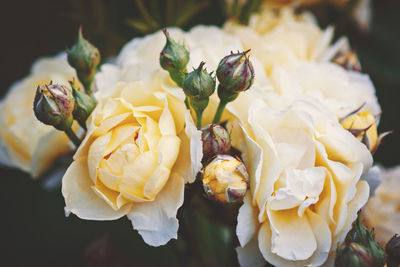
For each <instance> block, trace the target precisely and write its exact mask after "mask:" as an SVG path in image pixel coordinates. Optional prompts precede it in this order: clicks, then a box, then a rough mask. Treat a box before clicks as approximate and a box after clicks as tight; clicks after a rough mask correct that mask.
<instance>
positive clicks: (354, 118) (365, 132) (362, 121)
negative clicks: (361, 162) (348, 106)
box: [342, 110, 391, 154]
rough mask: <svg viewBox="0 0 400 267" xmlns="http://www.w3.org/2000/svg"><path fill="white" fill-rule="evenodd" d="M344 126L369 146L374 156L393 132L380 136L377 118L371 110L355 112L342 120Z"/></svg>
mask: <svg viewBox="0 0 400 267" xmlns="http://www.w3.org/2000/svg"><path fill="white" fill-rule="evenodd" d="M342 126H343V128H345V129H346V130H348V131H349V132H351V133H352V134H353V135H354V136H355V137H356V138H357V139H358V140H360V141H361V142H362V143H363V144H365V145H366V146H367V148H368V149H369V151H371V153H372V154H374V153H375V152H376V150H377V149H378V147H379V145H380V144H381V142H382V139H383V138H384V137H385V136H386V135H388V134H390V133H391V132H385V133H382V134H380V135H378V129H377V127H376V118H375V117H374V116H373V115H372V114H371V112H370V111H369V110H365V111H362V112H357V111H356V112H353V113H351V114H350V115H348V116H346V117H345V119H343V120H342Z"/></svg>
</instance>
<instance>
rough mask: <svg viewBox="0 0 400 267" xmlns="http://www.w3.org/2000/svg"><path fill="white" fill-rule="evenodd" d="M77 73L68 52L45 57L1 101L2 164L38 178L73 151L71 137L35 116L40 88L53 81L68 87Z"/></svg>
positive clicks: (0, 152) (0, 138)
mask: <svg viewBox="0 0 400 267" xmlns="http://www.w3.org/2000/svg"><path fill="white" fill-rule="evenodd" d="M74 76H75V71H74V69H73V68H71V67H70V66H69V65H68V63H67V57H66V54H65V53H62V54H60V55H58V56H56V57H52V58H42V59H40V60H38V61H36V63H35V64H34V65H33V66H32V69H31V73H30V74H29V76H28V77H26V78H24V79H23V80H21V81H18V82H16V83H15V84H14V85H13V86H12V87H11V88H10V90H9V92H8V94H7V95H6V97H5V98H4V99H2V100H1V102H0V162H1V163H3V164H6V165H9V166H14V167H17V168H20V169H22V170H24V171H26V172H29V173H30V174H31V175H32V177H38V176H39V175H40V174H42V173H43V172H44V171H45V170H46V169H47V168H48V167H49V166H50V165H51V163H52V162H53V161H54V160H55V159H56V158H57V157H58V156H59V155H61V154H63V153H66V152H67V151H69V148H68V138H67V136H66V135H65V134H64V133H63V132H60V131H57V130H55V129H54V128H53V127H52V126H48V125H45V124H43V123H41V122H39V121H38V120H37V119H36V117H35V115H34V113H33V106H32V105H33V99H34V96H35V93H36V88H37V87H38V86H40V85H44V84H46V83H49V82H50V81H53V82H54V83H61V84H68V80H70V79H71V78H72V77H74Z"/></svg>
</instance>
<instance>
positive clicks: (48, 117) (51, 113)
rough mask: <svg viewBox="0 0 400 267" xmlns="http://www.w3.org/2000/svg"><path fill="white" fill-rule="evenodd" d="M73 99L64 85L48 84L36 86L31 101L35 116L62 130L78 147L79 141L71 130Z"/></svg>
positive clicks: (70, 92)
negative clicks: (33, 97)
mask: <svg viewBox="0 0 400 267" xmlns="http://www.w3.org/2000/svg"><path fill="white" fill-rule="evenodd" d="M74 107H75V100H74V97H73V94H72V90H71V89H70V88H68V87H66V86H64V85H59V84H51V83H50V84H49V85H44V86H42V87H39V86H38V88H37V90H36V95H35V99H34V101H33V111H34V113H35V116H36V118H37V119H38V120H39V121H41V122H43V123H44V124H47V125H52V126H54V128H56V129H57V130H60V131H64V132H65V133H66V134H67V135H68V137H69V139H70V140H71V141H72V142H73V143H74V145H75V146H76V147H78V146H79V145H80V143H81V141H80V140H79V138H78V137H77V136H76V135H75V133H74V132H73V131H72V129H71V126H72V123H73V122H74V118H73V115H72V112H73V110H74Z"/></svg>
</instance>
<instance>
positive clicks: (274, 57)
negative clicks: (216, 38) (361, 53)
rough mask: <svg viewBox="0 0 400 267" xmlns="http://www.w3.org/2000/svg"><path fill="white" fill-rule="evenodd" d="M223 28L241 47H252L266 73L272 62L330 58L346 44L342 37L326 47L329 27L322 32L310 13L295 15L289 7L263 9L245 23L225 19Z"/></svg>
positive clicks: (330, 29)
mask: <svg viewBox="0 0 400 267" xmlns="http://www.w3.org/2000/svg"><path fill="white" fill-rule="evenodd" d="M224 30H225V31H227V32H229V33H232V34H234V35H236V36H238V37H239V38H240V39H241V41H242V43H243V47H244V49H251V50H252V54H253V55H256V57H257V58H258V59H259V60H260V61H261V62H262V63H263V64H264V68H265V71H266V73H267V74H269V73H270V72H271V71H272V69H273V67H274V65H284V64H287V63H290V62H293V61H298V60H302V61H316V60H320V59H323V58H329V57H333V56H334V55H335V53H336V52H337V51H338V50H339V49H345V48H346V47H347V46H348V44H347V40H346V39H340V40H339V41H338V42H337V44H336V45H335V46H332V47H330V42H331V40H332V38H333V28H332V27H329V28H327V29H326V30H325V31H323V30H322V29H320V28H319V26H318V25H317V23H316V22H315V18H314V17H313V16H312V15H311V14H309V13H301V14H295V11H294V9H291V8H283V9H280V10H278V11H277V10H273V9H265V10H263V11H262V12H261V13H260V14H257V15H253V16H252V17H251V19H250V22H249V26H243V25H239V24H236V23H235V22H233V21H228V22H227V23H226V24H225V25H224Z"/></svg>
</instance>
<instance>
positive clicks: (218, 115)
mask: <svg viewBox="0 0 400 267" xmlns="http://www.w3.org/2000/svg"><path fill="white" fill-rule="evenodd" d="M226 104H228V102H226V101H222V100H221V101H220V102H219V104H218V109H217V112H215V116H214V119H213V123H219V121H220V120H221V117H222V113H224V110H225V107H226Z"/></svg>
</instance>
